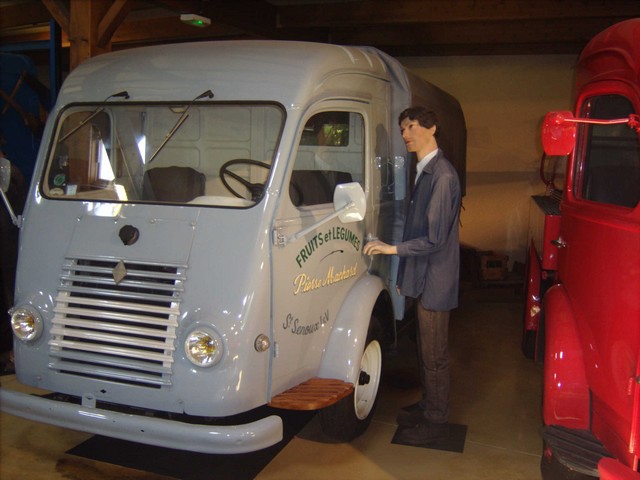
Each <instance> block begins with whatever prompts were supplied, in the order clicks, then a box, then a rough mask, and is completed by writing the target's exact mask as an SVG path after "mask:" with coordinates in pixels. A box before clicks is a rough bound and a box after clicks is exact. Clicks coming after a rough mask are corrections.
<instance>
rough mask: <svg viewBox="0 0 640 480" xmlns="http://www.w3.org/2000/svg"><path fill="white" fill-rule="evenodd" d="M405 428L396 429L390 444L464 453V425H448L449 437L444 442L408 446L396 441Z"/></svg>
mask: <svg viewBox="0 0 640 480" xmlns="http://www.w3.org/2000/svg"><path fill="white" fill-rule="evenodd" d="M405 428H407V427H398V429H397V430H396V433H395V434H394V435H393V438H392V439H391V443H395V444H396V445H407V446H409V447H418V448H431V449H433V450H445V451H447V452H457V453H462V452H463V451H464V442H465V439H466V438H467V426H466V425H456V424H454V423H451V424H449V437H447V438H446V439H444V440H439V441H436V442H430V443H425V444H424V445H413V444H411V445H409V444H407V443H402V442H400V441H398V440H397V439H398V435H399V434H400V432H401V431H402V430H404V429H405Z"/></svg>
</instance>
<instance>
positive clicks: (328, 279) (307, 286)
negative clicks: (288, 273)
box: [293, 263, 358, 295]
mask: <svg viewBox="0 0 640 480" xmlns="http://www.w3.org/2000/svg"><path fill="white" fill-rule="evenodd" d="M357 274H358V264H357V263H356V264H355V265H353V266H352V267H349V266H346V265H345V266H343V267H342V269H341V270H339V271H336V270H335V269H334V268H333V265H331V266H330V267H329V270H328V271H327V274H326V275H325V276H324V277H320V278H318V277H315V278H314V277H311V276H310V275H307V274H306V273H300V274H298V275H297V276H296V278H295V280H294V281H293V294H294V295H298V294H300V293H309V292H312V291H314V290H318V289H319V288H324V287H328V286H329V285H333V284H335V283H339V282H343V281H344V280H347V279H349V278H351V277H355V276H356V275H357Z"/></svg>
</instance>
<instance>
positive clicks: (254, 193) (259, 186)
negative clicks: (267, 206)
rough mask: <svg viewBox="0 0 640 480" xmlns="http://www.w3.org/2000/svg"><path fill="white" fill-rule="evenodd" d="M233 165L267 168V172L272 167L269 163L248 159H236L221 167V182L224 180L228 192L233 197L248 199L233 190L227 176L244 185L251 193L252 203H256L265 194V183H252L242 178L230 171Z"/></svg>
mask: <svg viewBox="0 0 640 480" xmlns="http://www.w3.org/2000/svg"><path fill="white" fill-rule="evenodd" d="M233 165H255V166H257V167H262V168H266V169H267V170H269V169H270V168H271V166H270V165H269V164H267V163H264V162H259V161H257V160H250V159H248V158H236V159H234V160H229V161H228V162H225V163H224V164H223V165H222V167H220V180H222V184H223V185H224V186H225V188H226V189H227V190H229V192H231V193H232V194H233V195H235V196H236V197H238V198H245V199H246V197H244V196H243V195H240V194H239V193H238V192H237V191H235V190H234V189H233V187H232V186H231V185H229V182H227V179H226V177H227V176H229V177H231V178H233V179H234V180H235V181H237V182H238V183H240V184H242V185H243V186H244V187H245V188H246V189H247V190H248V191H249V193H251V200H252V201H254V202H255V201H257V200H259V199H260V197H261V196H262V194H263V192H264V186H265V183H251V182H250V181H249V180H246V179H244V178H242V177H241V176H240V175H238V174H237V173H234V172H232V171H231V170H230V168H229V167H231V166H233Z"/></svg>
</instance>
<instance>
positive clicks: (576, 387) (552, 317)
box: [543, 285, 590, 429]
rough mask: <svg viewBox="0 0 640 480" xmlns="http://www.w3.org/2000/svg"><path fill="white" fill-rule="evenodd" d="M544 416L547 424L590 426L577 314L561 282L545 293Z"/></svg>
mask: <svg viewBox="0 0 640 480" xmlns="http://www.w3.org/2000/svg"><path fill="white" fill-rule="evenodd" d="M544 315H545V328H546V343H545V358H544V394H543V416H544V423H545V424H546V425H562V426H564V427H567V428H574V429H588V428H589V410H590V405H589V387H588V385H587V379H586V373H585V368H584V360H583V352H582V347H581V345H580V339H579V336H578V330H577V328H576V321H575V315H574V313H573V310H572V308H571V305H570V302H569V298H568V296H567V293H566V291H565V289H564V287H563V286H562V285H554V286H553V287H551V288H550V289H549V290H548V291H547V293H546V295H545V296H544Z"/></svg>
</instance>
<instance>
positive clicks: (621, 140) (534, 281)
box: [527, 19, 640, 480]
mask: <svg viewBox="0 0 640 480" xmlns="http://www.w3.org/2000/svg"><path fill="white" fill-rule="evenodd" d="M639 73H640V19H632V20H626V21H623V22H620V23H618V24H615V25H612V26H610V27H608V28H607V29H605V30H604V31H602V32H600V33H599V34H597V35H596V36H595V37H594V38H593V39H591V40H590V41H589V43H588V44H587V45H586V46H585V48H584V50H583V51H582V53H581V54H580V57H579V58H578V62H577V64H576V80H575V96H576V98H575V109H574V111H573V112H570V111H560V112H551V113H549V114H548V115H547V116H546V117H545V122H544V124H543V130H542V140H543V145H544V148H545V152H546V153H547V154H548V155H549V157H550V158H554V157H555V158H557V159H565V160H566V161H565V164H566V167H565V175H564V179H565V180H564V182H558V183H560V184H562V183H564V188H563V191H562V192H558V191H551V192H550V193H549V195H547V196H545V197H541V198H539V199H537V204H538V206H539V208H538V209H537V212H536V216H537V218H538V225H540V227H541V228H539V229H537V231H538V232H540V234H539V235H537V238H536V239H535V241H533V239H532V242H531V245H532V252H531V254H530V265H531V266H532V268H530V275H529V278H528V282H527V284H528V289H527V291H528V294H527V305H528V310H527V312H528V316H529V318H530V319H531V320H535V322H534V323H533V325H534V327H535V329H529V330H531V331H533V332H535V336H537V337H538V340H537V341H536V342H535V343H534V344H538V357H540V358H543V359H544V390H543V417H544V423H545V425H546V427H545V429H544V431H543V440H544V453H543V455H542V462H541V471H542V476H543V478H545V479H556V478H563V479H564V478H572V479H578V478H585V479H586V478H601V479H602V480H611V479H636V480H637V479H639V478H640V473H638V472H639V467H640V462H639V460H640V442H639V440H640V303H639V302H638V293H639V292H640V268H639V267H640V207H639V202H640V116H639V114H640V75H639ZM560 163H562V162H560ZM536 317H538V318H536ZM540 350H542V352H540Z"/></svg>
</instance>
